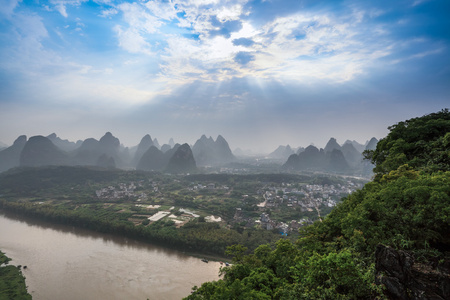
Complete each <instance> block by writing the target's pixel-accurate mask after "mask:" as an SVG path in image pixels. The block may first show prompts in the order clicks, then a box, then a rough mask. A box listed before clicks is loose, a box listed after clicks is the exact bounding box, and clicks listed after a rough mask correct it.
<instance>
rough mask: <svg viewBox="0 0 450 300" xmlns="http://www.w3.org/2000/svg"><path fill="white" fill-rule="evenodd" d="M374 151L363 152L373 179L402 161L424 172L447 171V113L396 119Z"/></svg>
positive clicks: (449, 139) (449, 122)
mask: <svg viewBox="0 0 450 300" xmlns="http://www.w3.org/2000/svg"><path fill="white" fill-rule="evenodd" d="M388 129H389V130H390V132H389V134H388V135H387V136H386V137H385V138H383V139H381V140H380V141H379V142H378V144H377V147H376V149H375V150H366V151H364V157H365V158H366V159H368V160H370V161H371V162H372V163H373V164H374V165H375V169H374V172H375V173H376V175H377V176H376V179H379V178H381V176H382V175H383V174H387V173H389V172H390V171H393V170H396V169H397V168H398V167H400V166H401V165H404V164H408V165H409V166H411V167H413V168H414V169H421V170H425V171H428V172H434V171H437V170H442V171H450V112H449V110H448V109H443V110H441V111H440V112H437V113H432V114H429V115H425V116H423V117H419V118H413V119H410V120H406V121H403V122H399V123H397V124H395V125H393V126H390V127H388Z"/></svg>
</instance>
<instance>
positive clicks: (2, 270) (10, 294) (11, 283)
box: [0, 250, 31, 300]
mask: <svg viewBox="0 0 450 300" xmlns="http://www.w3.org/2000/svg"><path fill="white" fill-rule="evenodd" d="M10 261H11V258H9V257H7V256H6V255H5V253H3V252H2V251H1V250H0V299H23V300H28V299H31V295H30V294H29V293H28V291H27V286H26V284H25V277H24V276H23V274H22V266H20V265H19V266H13V265H9V262H10ZM23 268H26V266H24V267H23Z"/></svg>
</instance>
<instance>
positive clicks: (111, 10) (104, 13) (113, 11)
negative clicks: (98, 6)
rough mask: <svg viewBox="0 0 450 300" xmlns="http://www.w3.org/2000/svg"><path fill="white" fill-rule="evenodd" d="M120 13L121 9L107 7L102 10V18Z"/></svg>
mask: <svg viewBox="0 0 450 300" xmlns="http://www.w3.org/2000/svg"><path fill="white" fill-rule="evenodd" d="M118 13H119V11H118V10H117V9H115V8H109V9H105V10H102V11H101V12H100V17H102V18H111V17H112V16H115V15H117V14H118Z"/></svg>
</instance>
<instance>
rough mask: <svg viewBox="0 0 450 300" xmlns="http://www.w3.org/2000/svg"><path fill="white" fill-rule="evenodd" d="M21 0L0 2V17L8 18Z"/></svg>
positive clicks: (1, 0) (0, 0) (2, 0)
mask: <svg viewBox="0 0 450 300" xmlns="http://www.w3.org/2000/svg"><path fill="white" fill-rule="evenodd" d="M20 2H22V0H0V15H4V16H6V17H7V18H9V17H10V16H11V15H12V14H13V12H14V9H15V8H16V7H17V6H18V5H19V3H20Z"/></svg>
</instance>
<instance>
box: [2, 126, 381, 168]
mask: <svg viewBox="0 0 450 300" xmlns="http://www.w3.org/2000/svg"><path fill="white" fill-rule="evenodd" d="M377 142H378V140H377V139H375V138H372V139H371V140H370V141H367V142H366V144H365V145H362V144H359V143H357V142H355V141H350V140H347V141H346V142H345V143H344V144H343V145H342V146H341V145H339V144H338V142H337V141H336V139H334V138H331V139H330V140H329V141H328V143H327V145H326V146H325V148H323V149H319V148H317V147H315V146H313V145H311V146H308V147H306V148H303V147H299V148H292V147H291V146H289V145H287V146H279V147H278V148H277V149H276V150H275V151H273V152H272V153H270V154H269V155H268V158H269V159H274V160H278V161H280V162H282V161H284V164H283V165H282V167H281V169H282V170H284V171H323V172H334V173H343V174H370V173H371V171H372V168H373V166H371V165H370V164H369V163H368V162H367V161H363V157H362V151H364V150H365V149H375V147H376V144H377ZM236 153H239V154H241V153H242V154H244V155H245V152H243V151H236ZM247 155H248V153H247ZM247 158H248V157H246V159H247ZM236 162H239V158H236V157H235V156H234V155H233V153H232V151H231V150H230V147H229V145H228V142H227V141H226V140H225V138H224V137H223V136H221V135H219V136H218V137H217V138H216V140H214V139H213V138H212V137H206V136H205V135H202V136H201V137H200V139H198V140H197V141H196V142H195V143H194V145H193V146H189V145H188V144H182V145H180V144H176V143H175V141H174V140H173V139H170V140H169V142H168V143H167V144H163V145H162V146H160V144H159V142H158V140H157V139H156V138H155V139H152V137H151V136H150V135H149V134H147V135H145V136H144V137H143V138H142V139H141V141H140V143H139V144H138V145H136V146H134V147H131V148H128V147H124V146H123V145H122V144H121V143H120V141H119V139H118V138H116V137H114V136H113V135H112V133H110V132H107V133H105V135H104V136H102V137H101V138H100V139H99V140H96V139H95V138H88V139H86V140H84V141H77V142H71V141H68V140H64V139H61V138H59V137H58V136H57V135H56V134H55V133H52V134H50V135H49V136H46V137H44V136H33V137H30V138H29V139H27V137H26V136H24V135H22V136H20V137H18V138H17V139H16V141H14V144H13V145H12V146H9V147H6V148H3V149H1V150H0V172H3V171H6V170H8V169H11V168H14V167H19V166H30V167H34V166H46V165H71V166H75V165H80V166H98V167H103V168H122V169H137V170H143V171H160V172H170V173H188V172H195V171H196V170H197V167H201V168H203V167H222V166H227V165H230V164H232V163H236ZM275 168H276V166H275Z"/></svg>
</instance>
